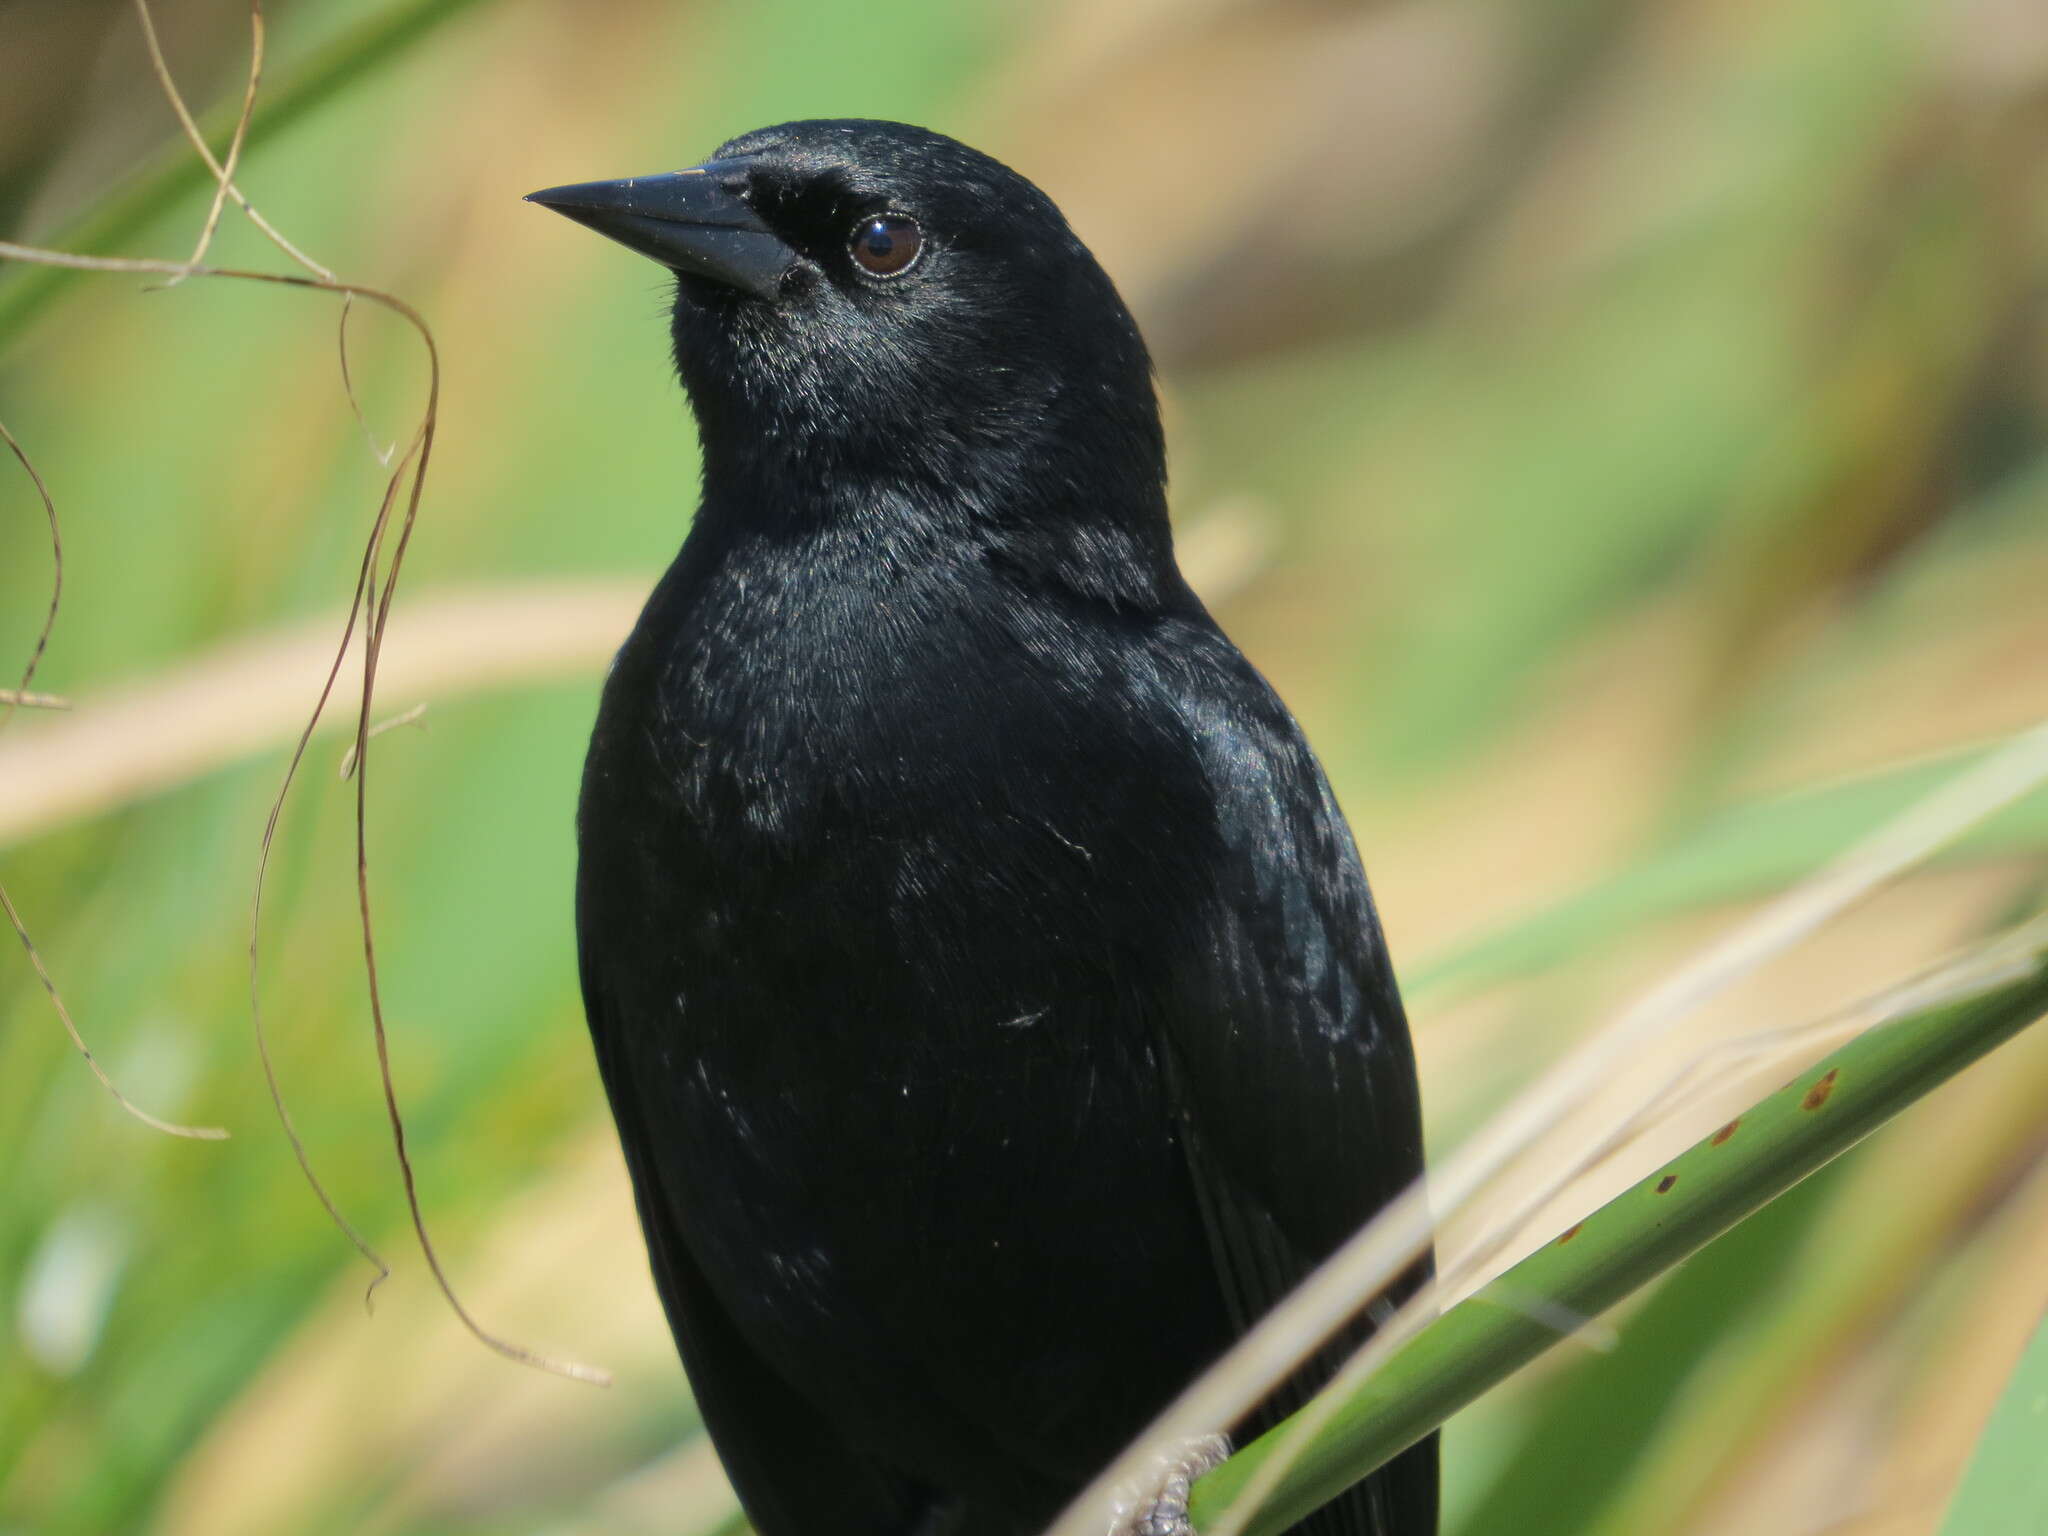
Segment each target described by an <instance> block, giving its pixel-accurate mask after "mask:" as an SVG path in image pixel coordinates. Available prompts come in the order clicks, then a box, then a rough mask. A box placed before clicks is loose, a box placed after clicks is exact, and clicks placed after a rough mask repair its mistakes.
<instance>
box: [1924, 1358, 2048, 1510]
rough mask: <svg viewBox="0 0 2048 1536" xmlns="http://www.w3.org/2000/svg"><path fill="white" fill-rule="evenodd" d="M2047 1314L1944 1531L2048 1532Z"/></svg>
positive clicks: (2009, 1386) (1994, 1417)
mask: <svg viewBox="0 0 2048 1536" xmlns="http://www.w3.org/2000/svg"><path fill="white" fill-rule="evenodd" d="M2044 1447H2048V1318H2044V1319H2042V1322H2041V1326H2040V1327H2039V1328H2037V1329H2035V1330H2034V1342H2033V1343H2031V1344H2029V1345H2028V1346H2027V1352H2026V1353H2025V1354H2024V1355H2022V1356H2021V1357H2020V1363H2019V1366H2018V1367H2017V1368H2016V1369H2015V1370H2014V1371H2013V1373H2012V1380H2011V1381H2010V1382H2009V1383H2008V1384H2007V1385H2006V1389H2005V1393H2004V1395H2003V1396H2002V1397H2000V1398H1999V1400H1998V1407H1997V1408H1996V1409H1995V1410H1994V1411H1993V1413H1992V1415H1991V1423H1990V1424H1989V1425H1988V1426H1987V1427H1986V1428H1985V1431H1984V1438H1983V1439H1982V1440H1981V1441H1979V1442H1978V1445H1977V1454H1976V1456H1975V1457H1974V1458H1973V1459H1972V1460H1971V1462H1970V1470H1969V1471H1968V1472H1966V1473H1965V1474H1964V1475H1963V1486H1962V1489H1961V1491H1960V1492H1958V1493H1957V1494H1956V1501H1955V1503H1954V1505H1952V1506H1951V1507H1950V1509H1949V1512H1948V1520H1947V1522H1946V1523H1945V1524H1944V1525H1943V1526H1942V1528H1941V1532H1942V1536H2038V1533H2040V1532H2042V1531H2048V1456H2043V1455H2042V1450H2043V1448H2044Z"/></svg>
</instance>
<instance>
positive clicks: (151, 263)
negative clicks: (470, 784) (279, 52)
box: [0, 241, 611, 1385]
mask: <svg viewBox="0 0 2048 1536" xmlns="http://www.w3.org/2000/svg"><path fill="white" fill-rule="evenodd" d="M0 258H6V259H13V260H20V261H35V262H43V263H47V264H49V265H53V266H63V267H71V268H75V269H78V270H81V271H90V272H128V273H143V274H166V275H168V274H171V273H175V272H178V271H183V270H189V271H191V272H192V273H193V274H194V275H196V276H200V277H226V278H238V279H241V280H243V281H248V282H262V283H276V284H281V285H283V286H286V287H294V288H317V289H322V290H325V291H328V292H332V293H337V294H343V295H353V296H355V297H357V298H360V299H365V300H368V301H369V302H370V303H373V304H376V305H379V306H381V307H382V308H384V309H386V310H388V311H390V312H391V313H392V314H394V315H397V316H398V317H399V318H400V319H402V320H403V321H405V322H406V324H408V325H410V326H411V327H412V328H413V331H414V332H415V333H416V334H417V335H418V336H419V338H420V342H421V344H422V345H423V346H424V347H425V348H426V353H427V367H428V383H427V399H426V404H425V406H424V408H423V410H422V412H421V416H420V424H419V427H418V428H417V429H416V431H415V432H414V434H413V438H412V441H411V443H410V445H409V446H408V447H407V449H406V451H405V453H404V455H403V456H402V457H401V458H400V460H399V462H398V465H397V466H396V468H394V469H393V471H392V473H391V476H390V479H389V481H388V482H387V484H386V487H385V492H384V497H383V500H382V502H381V503H380V505H379V507H378V510H377V516H376V519H375V520H374V522H373V523H372V525H371V530H370V535H369V538H368V540H367V541H366V547H365V550H364V556H363V566H362V570H361V573H360V575H359V577H358V582H357V588H356V596H355V601H354V602H353V603H351V605H350V609H349V621H348V632H346V633H345V634H344V636H343V641H342V644H341V646H340V647H339V648H338V649H337V651H336V656H337V660H336V663H335V673H334V674H333V675H330V678H329V682H328V686H327V687H326V688H323V689H322V691H321V695H320V699H319V702H318V703H316V705H315V706H314V710H313V714H312V718H311V719H309V720H308V722H307V725H306V730H305V733H304V736H303V737H302V739H301V745H300V748H299V751H298V752H296V753H295V754H294V756H293V759H292V771H294V772H295V771H296V768H297V765H298V763H299V761H300V759H301V758H302V756H303V753H304V741H305V739H308V738H310V736H311V734H312V731H313V728H314V727H315V726H316V725H317V723H318V721H319V716H320V712H321V710H322V709H323V708H324V706H325V704H326V701H327V698H328V696H329V694H330V693H331V691H332V685H333V681H334V677H335V676H338V674H339V668H340V659H339V658H340V657H342V656H344V655H345V654H346V650H347V644H348V639H349V636H350V634H352V632H353V629H354V626H355V624H356V622H357V621H358V619H359V618H360V617H362V616H364V615H367V622H366V623H365V625H364V649H363V672H362V678H363V682H362V692H361V696H360V700H359V704H358V712H357V717H356V761H357V768H356V893H357V909H358V913H359V916H360V920H361V927H362V935H363V957H364V965H365V969H366V972H367V975H368V981H369V996H370V1017H371V1026H372V1032H373V1034H374V1036H375V1041H376V1048H377V1065H378V1073H379V1076H380V1079H381V1081H382V1086H383V1091H384V1105H385V1111H386V1116H387V1119H388V1120H389V1123H390V1127H391V1137H392V1146H393V1150H394V1151H395V1153H396V1155H397V1158H398V1166H399V1174H400V1177H401V1178H402V1180H403V1182H404V1185H405V1197H406V1207H407V1210H408V1212H409V1214H410V1215H411V1218H412V1225H413V1233H414V1235H415V1237H416V1238H417V1239H418V1241H419V1245H420V1251H421V1253H422V1255H423V1256H424V1257H425V1259H426V1261H427V1267H428V1269H429V1270H430V1271H431V1272H432V1274H433V1277H434V1282H435V1284H436V1285H437V1286H438V1287H439V1288H440V1291H441V1295H442V1298H443V1299H444V1300H445V1301H446V1302H447V1303H448V1306H449V1308H450V1310H452V1311H453V1312H454V1313H455V1315H456V1317H457V1318H458V1319H459V1320H460V1321H461V1323H462V1324H463V1326H464V1327H465V1328H467V1329H468V1330H469V1332H470V1334H471V1336H472V1337H474V1338H475V1339H476V1340H477V1341H478V1342H479V1343H481V1344H483V1345H484V1346H485V1347H486V1348H488V1349H491V1350H493V1351H495V1352H496V1353H498V1354H500V1355H503V1356H504V1357H505V1358H507V1359H508V1360H512V1361H516V1362H517V1363H519V1364H522V1365H529V1366H532V1367H534V1368H536V1369H538V1370H544V1371H549V1372H552V1373H553V1374H555V1375H558V1376H566V1377H569V1378H570V1379H572V1380H577V1381H587V1382H591V1383H594V1384H598V1385H609V1384H610V1381H611V1377H610V1375H609V1374H608V1373H606V1372H604V1371H601V1370H597V1369H595V1368H593V1367H591V1366H587V1365H583V1364H580V1363H578V1362H576V1361H572V1360H558V1359H555V1358H553V1357H551V1356H547V1355H542V1354H539V1353H537V1352H535V1351H533V1350H530V1349H527V1348H525V1347H523V1346H521V1345H518V1344H514V1343H512V1342H511V1341H510V1340H508V1339H503V1338H500V1337H498V1336H497V1335H496V1334H493V1333H490V1332H489V1331H487V1330H486V1329H485V1328H484V1327H483V1326H482V1325H481V1324H479V1323H478V1322H477V1321H476V1319H475V1318H474V1317H473V1316H471V1314H470V1312H469V1310H468V1309H467V1308H466V1307H465V1306H464V1305H463V1304H462V1301H461V1298H460V1297H458V1296H457V1295H456V1293H455V1288H454V1285H453V1284H452V1283H451V1282H450V1280H449V1278H448V1275H447V1271H446V1270H445V1269H444V1268H443V1267H442V1264H441V1260H440V1256H439V1254H438V1253H437V1252H436V1251H435V1248H434V1244H433V1239H432V1238H431V1237H430V1236H429V1234H428V1231H427V1224H426V1216H425V1213H424V1212H423V1211H422V1210H421V1208H420V1202H419V1192H418V1187H417V1184H416V1181H415V1179H414V1176H413V1167H412V1160H411V1157H410V1155H409V1153H408V1152H407V1150H406V1139H405V1122H404V1119H403V1116H402V1114H401V1113H400V1109H399V1104H398V1089H397V1084H396V1082H395V1081H394V1079H393V1076H392V1070H391V1051H390V1041H389V1037H388V1034H387V1031H386V1028H385V1022H384V1006H383V997H382V993H381V991H380V989H379V986H378V981H377V958H376V933H375V924H374V922H373V919H372V911H371V902H370V871H369V845H368V809H369V808H368V802H367V788H366V786H367V780H368V768H369V753H368V750H367V749H368V744H369V732H370V712H371V709H372V707H373V705H374V702H375V694H376V680H377V660H378V655H379V652H380V651H381V649H382V646H383V639H384V630H385V626H386V624H387V623H388V622H389V620H390V616H391V604H392V598H393V596H394V595H395V593H396V590H397V584H398V574H399V570H400V567H401V566H402V564H403V562H404V558H405V550H406V546H407V544H408V543H409V542H410V540H411V537H412V531H413V528H414V526H415V525H416V523H417V520H418V516H419V505H420V498H421V495H422V493H423V492H424V490H425V487H426V471H427V462H428V459H429V457H430V455H431V453H432V450H433V442H434V430H435V427H436V424H437V422H438V420H439V412H440V399H441V358H440V351H439V349H438V347H437V346H436V345H435V342H434V336H433V332H432V330H430V329H429V328H428V326H427V323H426V320H425V319H424V318H423V317H422V316H421V315H420V313H419V311H418V310H416V309H414V308H413V307H412V306H411V305H410V304H408V303H406V302H405V300H403V299H401V298H399V297H397V296H396V295H395V294H390V293H386V292H384V291H383V290H381V289H377V288H371V287H368V286H366V285H364V284H361V283H345V282H341V281H339V280H336V279H333V278H323V277H319V276H302V275H299V274H297V273H289V272H256V271H250V270H247V269H243V268H236V267H206V266H192V265H190V264H189V263H186V264H180V263H176V262H168V261H157V260H152V259H148V258H142V257H113V256H79V255H75V254H73V253H71V252H67V251H49V250H44V249H41V248H39V247H35V246H24V245H17V244H15V243H13V242H11V241H0ZM401 495H402V496H403V499H404V505H405V512H404V516H403V518H402V519H401V520H400V522H399V527H398V537H397V540H396V542H395V544H394V545H393V547H392V552H391V560H390V565H389V567H388V568H387V569H385V570H384V571H383V573H382V577H381V580H380V579H379V575H378V570H379V556H380V554H381V551H382V549H383V546H384V541H385V538H386V534H387V531H388V529H389V527H390V523H391V517H392V512H393V509H394V507H395V506H396V505H397V503H398V501H399V499H400V497H401ZM289 787H290V774H289V773H288V775H287V778H286V782H285V786H284V788H281V789H280V791H279V799H280V801H281V800H282V798H283V795H284V793H285V790H287V789H289ZM259 899H260V898H259ZM251 939H252V945H253V944H254V942H255V934H254V932H253V930H252V935H251ZM266 1066H267V1052H266ZM279 1108H280V1111H282V1104H281V1103H280V1105H279ZM292 1139H293V1142H294V1145H295V1146H296V1145H297V1137H296V1135H295V1134H294V1135H293V1138H292ZM301 1166H302V1167H306V1166H307V1165H306V1163H305V1161H304V1159H303V1157H302V1160H301ZM309 1176H310V1170H309ZM317 1187H318V1186H317V1183H316V1189H317ZM320 1193H321V1199H322V1203H323V1204H325V1205H326V1206H327V1208H328V1210H329V1211H330V1213H333V1214H334V1215H335V1218H336V1220H337V1221H338V1222H340V1224H341V1226H342V1230H343V1231H344V1232H345V1233H346V1234H347V1235H348V1236H349V1237H350V1239H351V1240H352V1241H353V1242H355V1244H356V1246H357V1247H358V1249H359V1250H361V1251H363V1252H364V1253H365V1255H366V1257H369V1258H370V1260H371V1262H372V1263H374V1264H377V1265H378V1267H379V1269H380V1271H381V1270H384V1266H383V1263H382V1260H381V1259H378V1258H377V1257H376V1256H375V1254H374V1252H373V1251H372V1250H370V1249H368V1248H367V1246H366V1245H364V1244H363V1242H362V1240H361V1239H360V1237H358V1236H357V1235H356V1234H355V1232H354V1230H353V1229H352V1228H351V1227H349V1226H348V1224H347V1223H346V1222H341V1221H340V1216H339V1213H338V1212H337V1211H335V1208H334V1206H333V1203H332V1202H331V1201H330V1200H328V1199H327V1197H326V1195H325V1193H324V1191H321V1192H320ZM386 1272H388V1271H386ZM380 1278H381V1275H380ZM374 1283H375V1282H373V1286H374Z"/></svg>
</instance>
